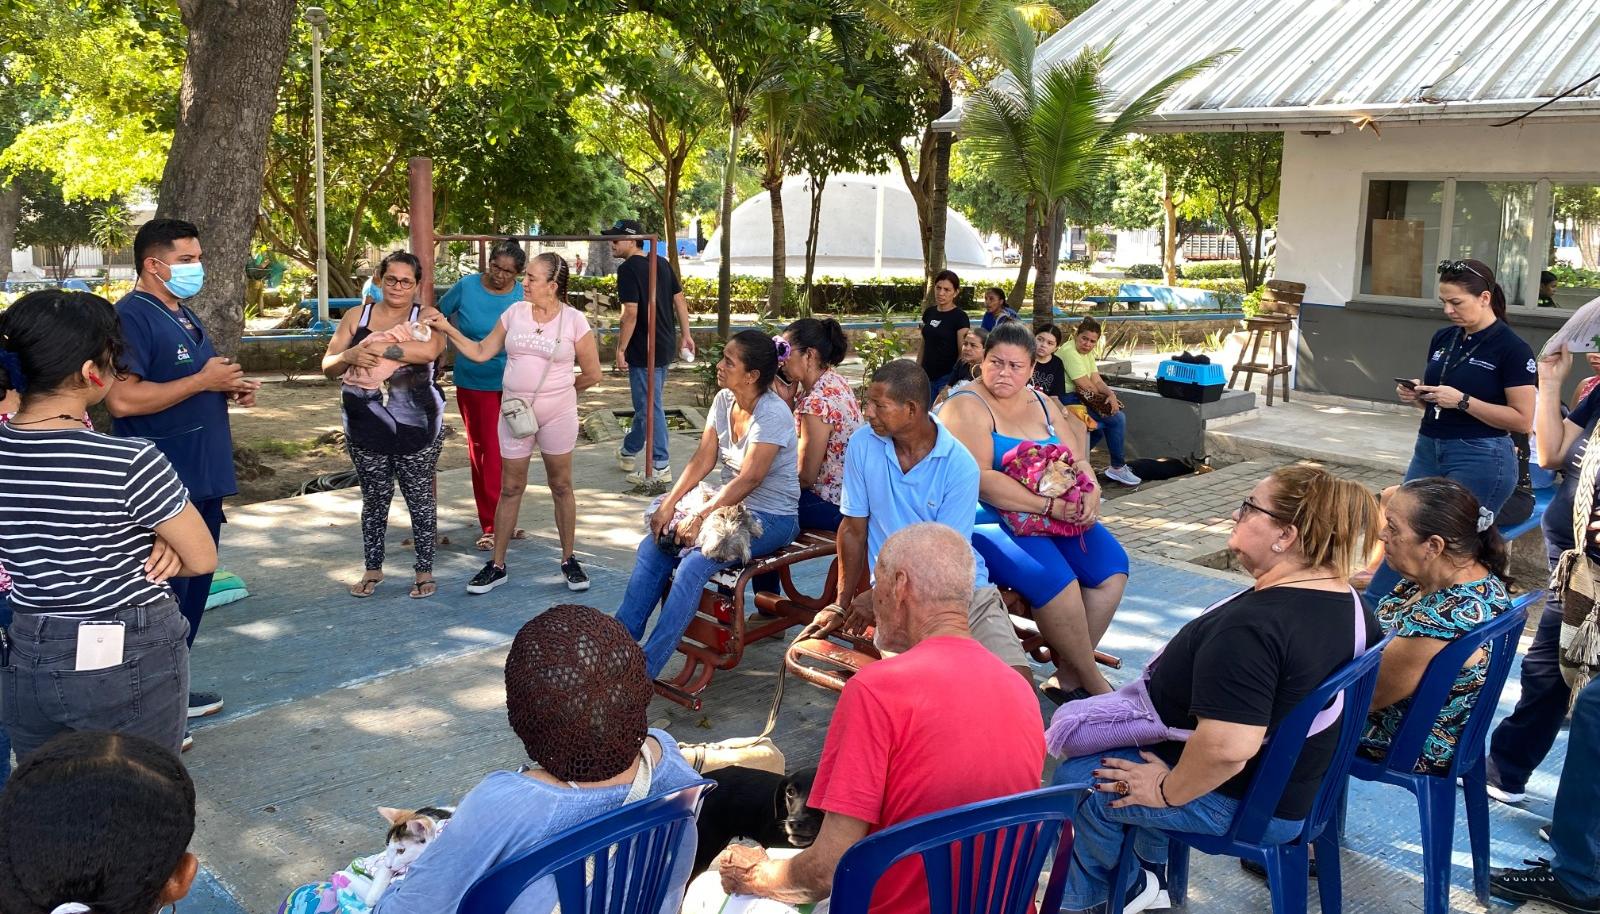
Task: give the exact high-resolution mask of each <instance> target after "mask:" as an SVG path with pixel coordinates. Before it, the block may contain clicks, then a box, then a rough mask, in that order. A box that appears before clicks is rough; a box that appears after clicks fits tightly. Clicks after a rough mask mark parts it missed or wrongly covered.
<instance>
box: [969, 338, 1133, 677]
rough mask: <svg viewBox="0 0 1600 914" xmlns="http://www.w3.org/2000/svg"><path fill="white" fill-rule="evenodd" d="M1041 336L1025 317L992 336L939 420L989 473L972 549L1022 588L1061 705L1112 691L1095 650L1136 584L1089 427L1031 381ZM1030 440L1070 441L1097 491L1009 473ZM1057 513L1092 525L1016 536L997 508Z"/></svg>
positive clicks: (994, 572)
mask: <svg viewBox="0 0 1600 914" xmlns="http://www.w3.org/2000/svg"><path fill="white" fill-rule="evenodd" d="M1036 352H1037V342H1036V341H1035V339H1034V336H1033V332H1032V331H1031V330H1030V329H1029V328H1028V327H1027V326H1026V325H1024V324H1022V323H1020V322H1018V321H1008V322H1006V323H1004V324H1001V325H1000V326H998V327H996V328H994V330H993V331H992V332H991V333H990V334H989V337H988V339H987V340H985V341H984V357H983V365H982V372H981V373H980V374H979V376H978V377H977V378H976V379H974V380H973V382H972V384H971V385H969V386H967V387H964V388H962V389H961V390H958V391H956V392H955V393H953V394H951V395H950V398H949V399H948V400H946V401H945V404H944V407H943V408H942V409H941V410H940V411H939V418H940V420H941V421H943V422H944V424H945V426H946V427H948V428H949V429H950V432H951V434H953V435H955V436H956V438H957V439H958V440H960V442H961V443H962V444H964V445H966V448H967V450H968V451H971V452H972V456H973V458H974V459H975V460H977V461H978V467H979V469H980V470H981V474H980V478H979V480H978V496H979V498H980V502H979V504H978V506H977V508H978V516H977V518H976V522H975V524H974V525H973V528H972V545H973V547H974V548H975V549H977V550H978V554H979V555H981V556H982V557H983V561H984V564H985V565H986V566H987V568H988V573H989V579H990V580H991V581H993V582H994V584H995V585H996V586H999V587H1009V588H1011V589H1013V590H1016V591H1017V592H1019V593H1021V594H1022V595H1023V597H1024V598H1026V599H1027V601H1028V602H1029V603H1030V604H1031V605H1032V606H1033V618H1034V619H1035V620H1036V621H1037V622H1038V623H1039V631H1040V633H1041V634H1043V635H1044V639H1045V641H1046V642H1047V643H1048V644H1049V645H1050V653H1051V655H1052V656H1053V657H1054V658H1055V662H1056V675H1055V676H1054V677H1052V678H1051V681H1047V682H1046V683H1045V684H1044V685H1043V686H1041V688H1042V689H1043V690H1044V692H1045V694H1047V695H1049V696H1050V697H1051V699H1052V700H1054V701H1056V702H1057V703H1063V702H1066V701H1070V700H1074V699H1077V698H1085V697H1088V696H1090V695H1099V694H1100V693H1102V692H1109V691H1111V684H1110V683H1108V682H1106V678H1105V676H1104V675H1103V674H1101V672H1100V671H1099V669H1098V668H1097V667H1096V666H1095V660H1094V648H1095V645H1096V644H1098V643H1099V641H1100V638H1101V637H1102V636H1103V635H1105V633H1106V629H1107V628H1108V627H1110V625H1111V616H1112V615H1113V614H1114V613H1115V612H1116V611H1117V604H1118V603H1120V602H1121V601H1122V591H1123V589H1124V588H1125V587H1127V584H1128V553H1127V552H1126V551H1125V550H1124V549H1123V548H1122V546H1121V544H1119V543H1118V542H1117V539H1116V537H1114V536H1112V535H1111V531H1109V530H1107V529H1106V528H1105V526H1104V525H1103V524H1101V523H1100V522H1099V520H1098V518H1099V514H1100V486H1099V484H1098V483H1097V482H1094V470H1093V468H1091V467H1090V466H1089V431H1088V429H1087V428H1086V427H1085V426H1084V424H1083V423H1082V422H1081V421H1079V420H1078V418H1077V417H1076V416H1073V415H1072V414H1071V413H1068V412H1067V411H1066V408H1065V407H1063V406H1062V405H1061V404H1060V403H1059V402H1058V401H1056V400H1055V399H1054V398H1053V397H1047V396H1045V395H1044V394H1041V393H1039V392H1038V391H1036V390H1034V389H1033V388H1032V387H1030V386H1029V385H1028V382H1029V380H1030V379H1031V378H1032V377H1033V371H1034V367H1035V356H1036ZM1022 441H1034V442H1038V443H1040V444H1064V445H1067V446H1068V447H1069V448H1070V449H1071V451H1072V456H1073V459H1074V460H1075V462H1076V463H1075V467H1074V469H1075V470H1076V471H1077V472H1078V473H1080V474H1083V476H1084V477H1086V479H1087V480H1088V484H1089V485H1090V489H1089V490H1088V491H1087V492H1086V493H1085V495H1084V497H1083V499H1082V500H1081V501H1079V502H1076V503H1073V502H1068V501H1067V500H1066V499H1064V498H1046V497H1044V496H1042V495H1038V494H1036V493H1035V492H1034V491H1033V490H1032V489H1030V488H1028V487H1027V486H1025V485H1023V484H1022V483H1021V482H1019V481H1017V480H1015V479H1013V478H1011V477H1010V476H1009V475H1007V474H1006V473H1005V472H1004V470H1003V466H1004V458H1005V455H1006V452H1007V451H1010V450H1011V449H1012V448H1014V447H1016V446H1017V445H1018V444H1019V443H1021V442H1022ZM1001 511H1007V512H1013V511H1014V512H1023V513H1027V514H1037V515H1047V516H1049V517H1050V518H1051V519H1053V520H1057V521H1066V522H1069V523H1073V524H1078V525H1082V526H1083V527H1084V528H1085V529H1084V530H1083V532H1082V533H1080V534H1078V535H1076V536H1047V535H1045V536H1022V535H1016V534H1013V533H1012V532H1011V530H1009V529H1008V528H1007V527H1006V525H1005V524H1004V523H1002V521H1001V518H1000V515H999V514H998V513H997V512H1001Z"/></svg>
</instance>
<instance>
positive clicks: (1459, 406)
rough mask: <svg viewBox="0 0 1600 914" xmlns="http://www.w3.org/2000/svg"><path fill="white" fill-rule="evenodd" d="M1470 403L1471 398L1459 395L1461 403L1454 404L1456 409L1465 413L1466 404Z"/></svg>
mask: <svg viewBox="0 0 1600 914" xmlns="http://www.w3.org/2000/svg"><path fill="white" fill-rule="evenodd" d="M1471 402H1472V398H1471V397H1470V396H1468V395H1466V394H1462V395H1461V402H1460V403H1457V404H1456V409H1459V410H1461V411H1462V412H1466V411H1467V404H1468V403H1471Z"/></svg>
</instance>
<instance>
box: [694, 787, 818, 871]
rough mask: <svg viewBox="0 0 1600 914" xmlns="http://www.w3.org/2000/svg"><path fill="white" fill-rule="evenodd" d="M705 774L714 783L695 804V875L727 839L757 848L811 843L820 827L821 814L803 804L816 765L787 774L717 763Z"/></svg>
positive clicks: (809, 794) (707, 863) (800, 845)
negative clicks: (751, 843)
mask: <svg viewBox="0 0 1600 914" xmlns="http://www.w3.org/2000/svg"><path fill="white" fill-rule="evenodd" d="M706 777H708V778H710V779H711V780H713V781H716V782H717V787H716V789H715V790H713V791H711V792H710V793H708V794H706V802H705V805H704V806H702V807H701V808H700V821H699V823H698V830H699V834H700V844H699V849H698V850H697V851H696V852H695V857H694V873H693V874H692V875H696V876H697V875H699V874H700V873H702V872H704V871H705V869H706V867H708V866H710V865H711V861H712V860H713V859H715V858H716V856H717V854H720V853H722V849H723V848H725V847H727V846H728V842H730V841H732V840H733V839H734V838H750V839H751V840H753V841H755V842H757V843H759V844H760V845H761V846H762V847H810V846H811V842H813V841H815V840H816V839H817V831H818V830H819V829H821V828H822V813H821V812H820V811H819V810H815V809H812V808H811V807H810V806H807V805H806V802H807V801H808V800H810V799H811V784H812V782H813V781H815V780H816V779H817V769H815V768H805V769H802V770H800V771H797V772H795V773H794V774H791V775H789V776H787V777H785V776H783V775H781V774H773V773H772V772H770V771H761V770H759V769H756V768H737V767H736V768H719V769H717V770H716V771H712V772H709V773H708V774H707V775H706Z"/></svg>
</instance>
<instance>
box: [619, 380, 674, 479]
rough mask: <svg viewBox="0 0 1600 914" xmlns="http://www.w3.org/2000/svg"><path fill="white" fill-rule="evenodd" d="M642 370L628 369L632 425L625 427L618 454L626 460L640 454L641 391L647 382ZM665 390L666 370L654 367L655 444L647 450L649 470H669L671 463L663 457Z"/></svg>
mask: <svg viewBox="0 0 1600 914" xmlns="http://www.w3.org/2000/svg"><path fill="white" fill-rule="evenodd" d="M646 370H647V369H645V368H644V367H643V366H635V365H629V366H628V390H629V392H631V393H632V394H633V424H632V425H630V426H628V434H626V435H624V436H623V438H622V453H624V454H628V455H630V456H631V455H634V454H637V453H639V452H640V451H642V450H644V407H645V402H644V401H645V399H646V396H647V395H648V391H647V390H646V389H645V388H646V385H647V383H648V381H649V375H647V374H646V373H645V372H646ZM666 389H667V369H666V366H664V365H662V366H657V367H656V409H655V417H656V422H655V433H654V434H653V435H652V436H651V437H652V438H654V439H655V441H654V447H652V448H651V450H652V451H654V452H655V463H654V464H652V466H654V467H655V468H656V469H658V470H659V469H662V468H663V467H666V466H669V465H670V464H671V462H672V461H671V459H670V458H668V456H667V412H666V409H665V408H664V407H663V406H662V400H663V399H664V396H665V394H666Z"/></svg>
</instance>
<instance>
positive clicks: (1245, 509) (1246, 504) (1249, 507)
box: [1234, 495, 1290, 524]
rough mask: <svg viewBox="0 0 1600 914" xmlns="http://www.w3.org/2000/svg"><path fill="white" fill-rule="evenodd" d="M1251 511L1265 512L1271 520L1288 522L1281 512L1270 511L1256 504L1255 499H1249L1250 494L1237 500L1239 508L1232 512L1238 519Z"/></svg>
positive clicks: (1243, 517)
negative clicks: (1242, 499) (1241, 499)
mask: <svg viewBox="0 0 1600 914" xmlns="http://www.w3.org/2000/svg"><path fill="white" fill-rule="evenodd" d="M1251 511H1255V512H1257V513H1260V514H1265V515H1266V516H1268V517H1270V518H1272V519H1273V520H1276V521H1281V522H1283V523H1285V524H1287V523H1289V522H1290V520H1289V518H1287V517H1284V516H1283V515H1282V514H1279V513H1278V512H1276V511H1270V510H1268V509H1266V508H1263V507H1261V506H1260V505H1258V504H1256V503H1255V501H1254V500H1253V499H1251V498H1250V496H1248V495H1246V496H1245V499H1244V501H1241V502H1239V510H1237V511H1235V512H1234V514H1235V515H1236V516H1237V517H1238V518H1239V520H1244V519H1245V518H1246V517H1248V516H1249V515H1250V512H1251Z"/></svg>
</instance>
